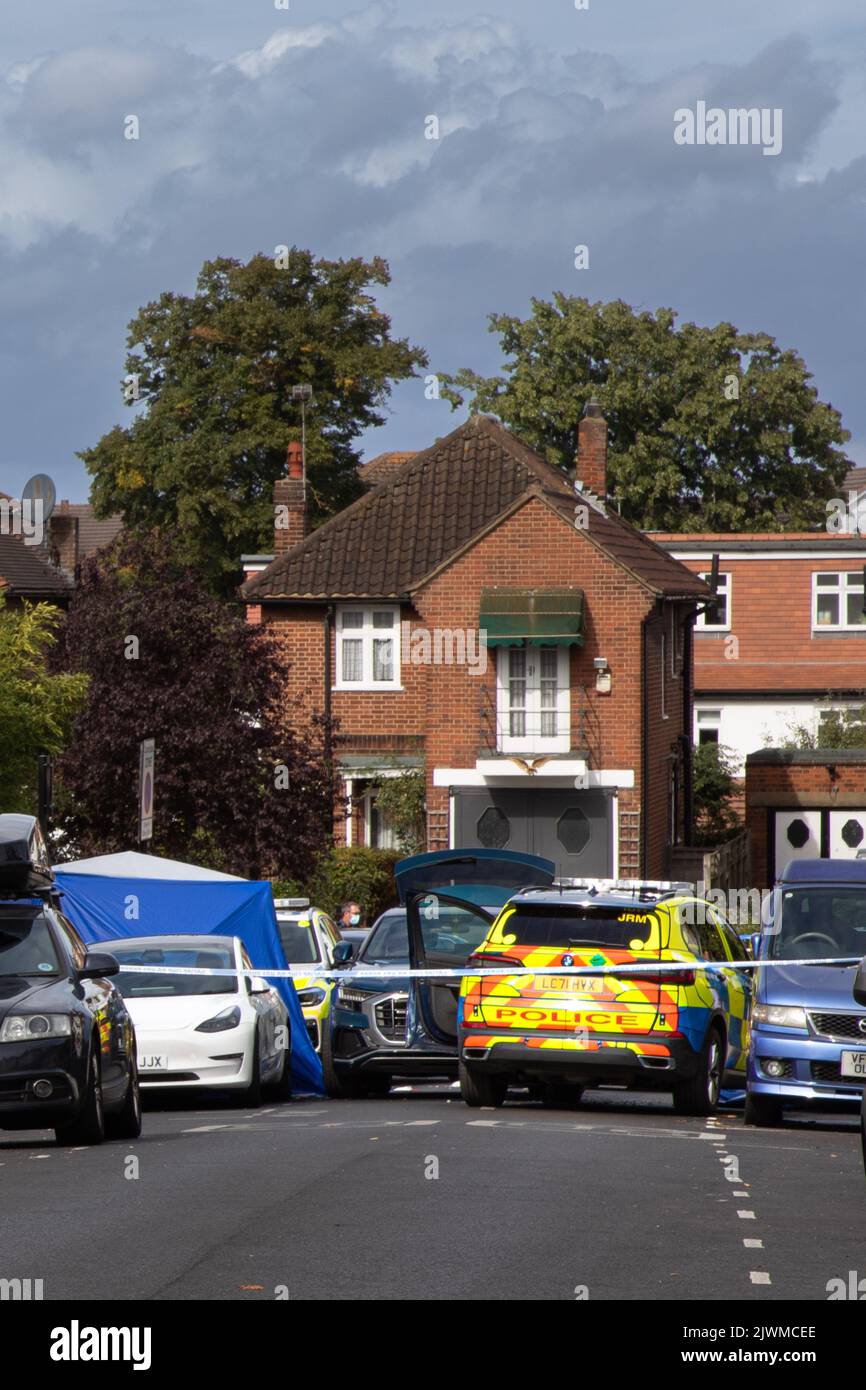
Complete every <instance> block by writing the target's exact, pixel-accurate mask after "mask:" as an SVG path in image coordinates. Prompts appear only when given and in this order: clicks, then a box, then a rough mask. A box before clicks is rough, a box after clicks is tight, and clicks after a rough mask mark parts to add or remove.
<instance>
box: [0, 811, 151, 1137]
mask: <svg viewBox="0 0 866 1390" xmlns="http://www.w3.org/2000/svg"><path fill="white" fill-rule="evenodd" d="M118 970H119V966H118V963H117V961H116V960H115V958H114V957H113V956H112V955H109V954H108V952H106V951H88V949H87V947H86V946H85V945H84V942H83V941H82V940H81V937H80V936H79V935H78V933H77V932H76V930H75V928H74V927H73V925H72V923H71V922H69V921H68V920H67V918H66V917H64V915H63V913H62V911H61V910H60V895H59V893H58V892H57V890H56V889H55V888H54V886H53V875H52V873H51V869H50V867H49V864H48V857H47V853H46V849H45V843H44V841H43V839H42V835H41V833H40V830H39V826H38V824H37V822H36V821H35V820H34V819H33V817H31V816H14V815H2V816H0V1129H53V1130H54V1132H55V1135H56V1138H57V1142H58V1144H99V1143H100V1142H101V1141H102V1139H103V1138H104V1137H106V1136H107V1137H109V1138H117V1139H135V1138H136V1137H137V1136H138V1135H139V1134H140V1132H141V1103H140V1097H139V1089H138V1071H137V1067H136V1046H135V1031H134V1029H133V1026H132V1020H131V1018H130V1016H129V1014H128V1013H127V1010H126V1006H125V1004H124V1002H123V997H122V995H121V994H120V993H119V991H118V990H117V989H115V987H114V985H113V984H112V983H111V982H110V980H109V979H108V978H106V977H107V976H110V975H115V974H117V972H118Z"/></svg>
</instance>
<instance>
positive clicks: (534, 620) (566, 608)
mask: <svg viewBox="0 0 866 1390" xmlns="http://www.w3.org/2000/svg"><path fill="white" fill-rule="evenodd" d="M478 625H479V627H480V628H481V630H482V631H486V633H487V645H488V647H514V646H520V645H521V643H523V644H525V645H526V646H529V647H582V646H583V590H582V589H482V591H481V615H480V618H479V624H478Z"/></svg>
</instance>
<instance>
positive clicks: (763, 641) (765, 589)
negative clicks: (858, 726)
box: [670, 535, 866, 694]
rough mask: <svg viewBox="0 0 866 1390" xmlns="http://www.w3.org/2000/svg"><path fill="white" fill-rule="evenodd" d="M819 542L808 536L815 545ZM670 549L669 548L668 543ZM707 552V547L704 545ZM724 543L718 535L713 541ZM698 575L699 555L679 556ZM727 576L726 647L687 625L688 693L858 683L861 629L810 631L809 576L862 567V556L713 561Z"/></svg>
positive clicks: (861, 680)
mask: <svg viewBox="0 0 866 1390" xmlns="http://www.w3.org/2000/svg"><path fill="white" fill-rule="evenodd" d="M823 544H826V540H825V539H824V538H823V537H822V536H821V535H818V536H817V537H815V549H816V550H819V549H820V548H821V546H822V545H823ZM670 548H672V549H676V547H675V546H672V547H670ZM707 548H708V550H709V549H711V548H712V547H711V546H710V544H709V543H708V547H707ZM716 548H717V549H723V548H724V542H723V540H719V541H718V542H717V543H716ZM682 563H683V564H684V565H686V566H687V567H688V568H689V569H690V570H692V571H693V573H698V572H701V573H706V572H708V571H709V568H710V566H709V563H708V562H707V561H706V560H694V559H692V558H689V559H687V560H683V562H682ZM719 570H720V573H722V574H730V575H731V585H732V601H731V634H732V635H733V636H734V637H736V639H737V645H736V646H732V644H730V643H729V642H728V641H726V638H727V636H728V634H724V633H702V632H701V631H700V629H696V631H695V691H696V693H697V694H700V693H701V691H702V690H707V691H710V690H712V691H718V690H731V691H752V690H755V691H775V690H778V691H780V692H783V691H785V690H809V691H811V690H815V691H818V692H819V693H824V692H826V691H828V690H852V691H859V690H862V689H863V688H864V686H866V676H864V670H866V667H864V658H866V632H864V633H863V634H862V635H860V634H858V633H854V634H851V633H845V634H838V633H837V634H833V633H831V632H817V633H816V634H814V635H813V633H812V575H813V574H814V573H816V572H818V571H822V572H827V573H829V572H837V573H838V572H840V571H852V572H855V573H857V574H858V575H860V574H862V572H863V557H860V559H859V562H858V559H857V557H856V556H854V555H852V556H850V557H847V556H846V557H845V558H844V559H835V560H831V559H814V560H809V559H804V560H801V559H790V560H783V559H774V558H773V559H761V560H737V559H721V560H720V562H719Z"/></svg>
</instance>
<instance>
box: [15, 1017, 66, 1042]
mask: <svg viewBox="0 0 866 1390" xmlns="http://www.w3.org/2000/svg"><path fill="white" fill-rule="evenodd" d="M71 1032H72V1019H71V1018H70V1017H69V1015H68V1014H7V1016H6V1018H4V1020H3V1023H2V1024H0V1043H4V1042H33V1040H34V1039H36V1038H68V1037H69V1036H70V1034H71Z"/></svg>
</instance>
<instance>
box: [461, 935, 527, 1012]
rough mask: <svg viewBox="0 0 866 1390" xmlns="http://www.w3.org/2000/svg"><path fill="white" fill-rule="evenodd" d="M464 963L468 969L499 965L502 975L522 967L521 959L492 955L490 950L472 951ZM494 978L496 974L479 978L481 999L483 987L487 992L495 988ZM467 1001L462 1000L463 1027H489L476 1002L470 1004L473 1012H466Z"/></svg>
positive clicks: (482, 997) (481, 968)
mask: <svg viewBox="0 0 866 1390" xmlns="http://www.w3.org/2000/svg"><path fill="white" fill-rule="evenodd" d="M466 964H467V966H468V967H469V968H470V969H472V968H473V967H474V968H475V969H476V970H479V969H480V970H486V969H487V968H488V967H489V966H491V965H492V966H497V965H501V966H502V967H503V970H502V974H503V975H508V974H510V973H511V971H512V970H514V969H517V970H522V969H523V961H522V960H512V959H511V957H510V956H497V955H494V953H493V952H492V951H476V952H474V953H473V954H472V955H471V956H470V957H469V958H468V960H467V962H466ZM496 980H497V976H495V975H488V976H487V978H486V979H485V978H484V977H482V978H481V980H479V985H480V989H481V999H482V1001H483V999H484V991H485V988H486V989H487V991H488V992H489V991H490V990H492V989H495V988H496ZM468 1002H469V1001H468V1000H464V1013H463V1027H464V1028H489V1027H490V1025H489V1023H487V1022H485V1019H484V1016H483V1014H482V1013H481V1009H480V1006H479V1004H478V1003H473V1004H472V1010H473V1012H472V1013H470V1012H467V1010H466V1004H467V1003H468ZM476 1010H477V1013H478V1016H477V1017H475V1016H474V1011H476Z"/></svg>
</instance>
